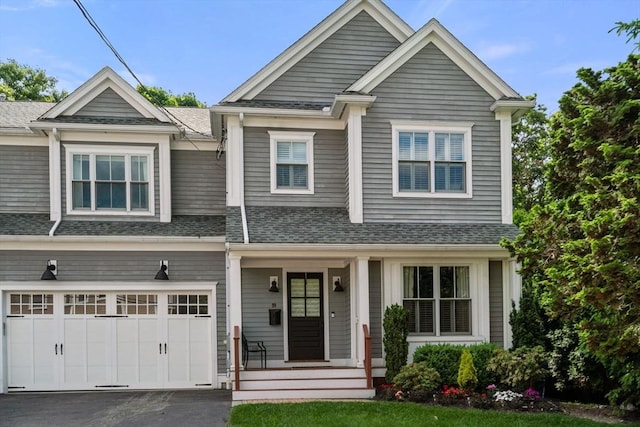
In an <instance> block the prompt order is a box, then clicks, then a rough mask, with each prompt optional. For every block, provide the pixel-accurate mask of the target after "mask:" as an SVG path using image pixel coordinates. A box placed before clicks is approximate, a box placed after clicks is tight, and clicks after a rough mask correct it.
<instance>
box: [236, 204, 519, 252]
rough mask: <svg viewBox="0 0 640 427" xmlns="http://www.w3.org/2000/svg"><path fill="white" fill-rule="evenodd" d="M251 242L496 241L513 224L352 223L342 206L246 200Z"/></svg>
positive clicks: (238, 228)
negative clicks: (273, 204)
mask: <svg viewBox="0 0 640 427" xmlns="http://www.w3.org/2000/svg"><path fill="white" fill-rule="evenodd" d="M246 215H247V225H248V231H249V241H250V243H309V244H313V243H315V244H341V245H344V244H427V245H428V244H433V245H445V244H450V245H457V244H460V245H464V244H471V245H475V244H478V245H480V244H483V245H487V244H489V245H497V244H498V243H499V242H500V240H501V239H502V238H503V237H508V238H514V237H515V236H516V235H517V234H518V228H517V227H516V226H515V225H512V224H485V223H473V224H470V223H460V224H453V223H364V224H353V223H351V222H350V220H349V213H348V212H347V210H346V209H343V208H301V207H265V206H260V207H258V206H247V207H246ZM227 241H228V242H231V243H236V242H237V243H242V242H243V234H242V219H241V216H240V209H239V208H229V209H227Z"/></svg>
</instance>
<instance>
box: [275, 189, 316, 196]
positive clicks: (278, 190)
mask: <svg viewBox="0 0 640 427" xmlns="http://www.w3.org/2000/svg"><path fill="white" fill-rule="evenodd" d="M271 194H306V195H309V194H314V192H313V190H309V189H305V190H294V189H277V190H276V189H272V190H271Z"/></svg>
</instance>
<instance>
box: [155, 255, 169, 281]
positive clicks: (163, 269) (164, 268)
mask: <svg viewBox="0 0 640 427" xmlns="http://www.w3.org/2000/svg"><path fill="white" fill-rule="evenodd" d="M168 271H169V261H168V260H165V259H163V260H162V261H160V270H158V272H157V273H156V277H154V279H155V280H169V274H168Z"/></svg>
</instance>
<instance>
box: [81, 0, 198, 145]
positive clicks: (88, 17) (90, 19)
mask: <svg viewBox="0 0 640 427" xmlns="http://www.w3.org/2000/svg"><path fill="white" fill-rule="evenodd" d="M73 2H74V3H75V4H76V6H78V9H80V12H81V13H82V15H83V16H84V18H85V19H86V20H87V22H88V23H89V25H91V27H92V28H93V29H94V30H95V31H96V33H98V35H99V36H100V38H101V39H102V41H103V42H104V43H105V44H106V45H107V47H108V48H109V49H110V50H111V52H113V54H114V55H115V57H116V58H117V59H118V61H120V63H121V64H122V65H124V67H125V68H126V69H127V71H128V72H129V74H131V76H132V77H133V78H134V79H135V81H136V82H138V84H139V85H140V86H141V87H142V89H143V90H144V91H145V93H146V94H147V95H149V96H150V97H151V98H152V99H153V101H154V102H155V103H156V107H158V108H159V109H160V110H162V112H164V113H165V114H166V115H167V116H168V117H169V118H171V119H172V120H174V124H177V123H179V124H181V125H182V126H184V127H185V128H187V129H190V130H192V131H193V132H195V133H197V134H199V135H202V136H206V137H210V136H211V135H207V134H205V133H202V132H200V131H198V130H196V129H194V128H192V127H191V126H189V125H188V124H186V123H184V122H183V121H182V120H180V119H179V118H177V117H176V116H175V115H173V114H172V113H171V112H170V111H169V110H168V109H167V108H165V106H164V105H162V103H161V102H160V100H158V98H156V97H155V96H153V94H151V93H150V92H149V91H148V89H147V88H146V86H145V85H144V84H143V83H142V81H140V79H139V78H138V76H137V75H136V73H134V72H133V70H132V69H131V67H129V65H128V64H127V62H126V61H125V60H124V58H123V57H122V56H121V55H120V53H118V50H117V49H116V48H115V46H114V45H113V44H112V43H111V42H110V41H109V38H108V37H107V36H106V34H105V33H104V32H103V31H102V30H101V29H100V26H99V25H98V23H97V22H96V21H95V20H94V19H93V17H92V16H91V14H90V13H89V11H88V10H87V9H86V8H85V7H84V5H83V4H82V2H81V1H80V0H73ZM175 122H177V123H175ZM184 137H185V138H186V139H187V141H189V142H190V143H191V144H192V145H193V146H194V147H195V148H196V149H197V150H198V151H200V149H199V148H198V146H197V145H196V144H195V143H194V142H193V141H191V140H190V139H189V137H188V136H187V135H186V134H185V135H184Z"/></svg>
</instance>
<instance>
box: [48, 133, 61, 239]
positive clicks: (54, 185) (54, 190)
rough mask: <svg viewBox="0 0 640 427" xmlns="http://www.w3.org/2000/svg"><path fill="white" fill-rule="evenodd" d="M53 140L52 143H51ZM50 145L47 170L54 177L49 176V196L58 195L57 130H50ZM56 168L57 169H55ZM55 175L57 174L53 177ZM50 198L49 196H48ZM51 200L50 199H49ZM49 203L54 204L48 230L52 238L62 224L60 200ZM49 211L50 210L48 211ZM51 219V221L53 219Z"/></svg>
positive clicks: (58, 156)
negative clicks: (54, 207)
mask: <svg viewBox="0 0 640 427" xmlns="http://www.w3.org/2000/svg"><path fill="white" fill-rule="evenodd" d="M51 138H53V141H51ZM49 140H50V144H49V159H50V160H49V168H50V170H51V171H53V172H52V174H54V175H51V174H50V175H49V180H50V181H51V183H50V187H49V188H50V194H51V195H53V194H59V192H60V185H61V183H60V180H59V178H60V175H59V167H60V133H58V129H57V128H53V129H51V135H50V136H49ZM56 166H57V167H56ZM55 174H58V175H57V176H55ZM50 197H51V196H50ZM50 200H51V199H50ZM51 202H54V203H56V205H57V206H56V209H55V214H54V215H52V216H53V218H55V223H54V224H53V226H52V227H51V230H49V237H53V235H54V234H55V232H56V230H57V229H58V227H59V226H60V223H61V222H62V200H61V199H60V198H59V197H57V196H56V197H54V200H52V201H51ZM50 210H51V209H50ZM53 218H52V219H53Z"/></svg>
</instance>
